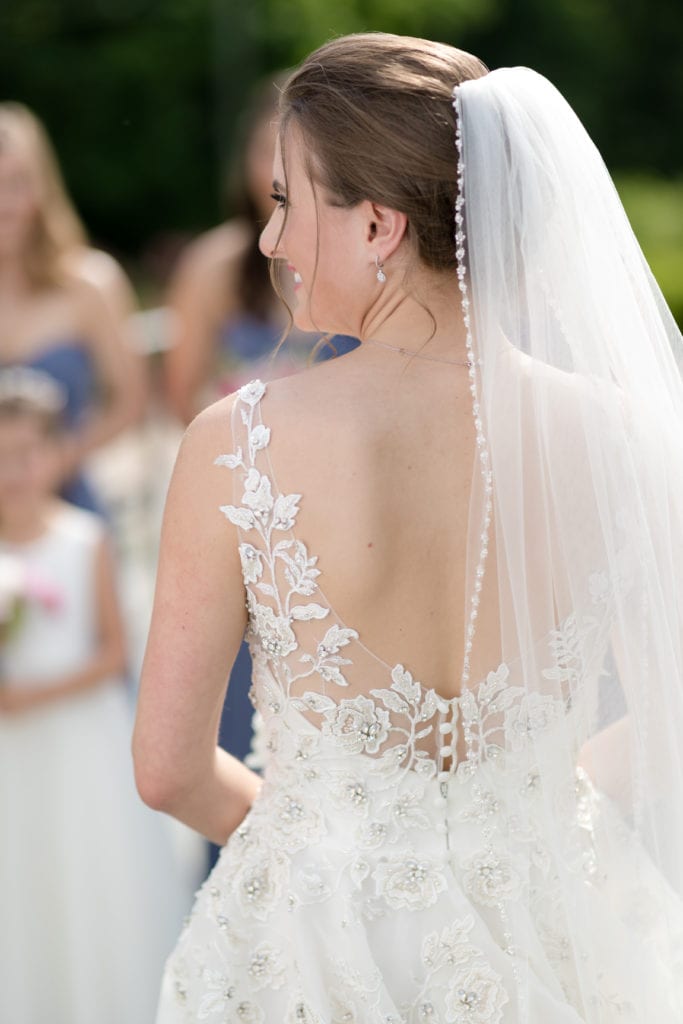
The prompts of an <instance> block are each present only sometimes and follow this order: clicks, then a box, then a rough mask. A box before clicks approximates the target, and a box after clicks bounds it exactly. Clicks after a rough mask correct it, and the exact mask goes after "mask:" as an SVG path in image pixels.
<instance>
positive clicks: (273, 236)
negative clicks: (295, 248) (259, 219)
mask: <svg viewBox="0 0 683 1024" xmlns="http://www.w3.org/2000/svg"><path fill="white" fill-rule="evenodd" d="M274 219H275V218H274V217H271V218H270V220H269V221H268V223H267V224H266V226H265V227H264V229H263V231H262V232H261V234H260V236H259V242H258V247H259V249H260V250H261V252H262V253H263V255H264V256H267V257H268V259H283V258H284V253H283V252H282V248H281V246H280V244H279V237H278V236H279V234H280V230H279V227H276V226H275V224H274V223H273V221H274Z"/></svg>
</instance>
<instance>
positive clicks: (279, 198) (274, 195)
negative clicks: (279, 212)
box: [270, 192, 287, 206]
mask: <svg viewBox="0 0 683 1024" xmlns="http://www.w3.org/2000/svg"><path fill="white" fill-rule="evenodd" d="M270 198H271V199H274V200H275V202H276V203H277V205H278V206H284V205H285V203H286V202H287V199H286V197H285V196H283V195H282V193H281V192H271V193H270Z"/></svg>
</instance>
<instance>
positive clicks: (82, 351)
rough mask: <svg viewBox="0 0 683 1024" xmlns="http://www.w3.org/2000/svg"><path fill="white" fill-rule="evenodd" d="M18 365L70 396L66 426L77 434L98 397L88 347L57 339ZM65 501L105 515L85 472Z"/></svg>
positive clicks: (68, 488) (75, 479)
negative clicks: (41, 375)
mask: <svg viewBox="0 0 683 1024" xmlns="http://www.w3.org/2000/svg"><path fill="white" fill-rule="evenodd" d="M18 362H19V364H20V365H22V366H30V367H31V368H32V369H35V370H42V371H43V372H44V373H47V374H48V375H49V376H50V377H52V378H53V379H54V380H55V381H56V382H57V384H59V385H61V387H62V388H63V389H64V391H65V394H66V407H65V410H64V419H65V425H66V427H67V429H68V430H73V431H77V430H78V428H79V425H80V423H81V422H82V420H83V417H84V416H85V414H86V413H87V411H88V410H89V408H90V406H91V405H92V403H93V400H94V397H95V393H96V380H95V368H94V366H93V361H92V356H91V355H90V352H89V350H88V348H87V346H86V345H85V343H84V342H83V341H82V340H81V339H80V338H78V337H73V338H70V337H65V338H60V339H56V340H55V341H53V342H52V343H50V344H48V345H45V346H44V347H42V348H41V349H40V350H39V351H38V352H37V353H36V354H35V355H33V356H29V357H27V358H26V359H22V360H19V361H18ZM10 365H12V361H11V360H4V361H3V360H1V359H0V368H1V367H2V366H10ZM62 497H63V498H64V499H65V501H69V502H71V504H73V505H78V506H79V507H80V508H85V509H89V510H90V511H92V512H98V513H100V514H103V508H102V505H101V503H100V501H99V499H98V497H97V495H96V494H95V491H94V490H93V487H92V485H91V483H90V482H89V480H88V479H87V476H86V475H85V474H84V473H83V472H80V473H78V474H77V475H76V476H75V477H73V478H72V479H71V480H69V481H67V483H66V484H65V486H64V487H63V489H62Z"/></svg>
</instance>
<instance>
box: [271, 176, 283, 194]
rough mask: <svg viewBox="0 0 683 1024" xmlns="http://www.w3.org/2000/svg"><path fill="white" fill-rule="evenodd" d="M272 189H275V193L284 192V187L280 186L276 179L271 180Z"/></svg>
mask: <svg viewBox="0 0 683 1024" xmlns="http://www.w3.org/2000/svg"><path fill="white" fill-rule="evenodd" d="M273 188H274V189H275V191H276V192H284V190H285V186H284V185H282V184H281V183H280V182H279V181H277V179H274V180H273Z"/></svg>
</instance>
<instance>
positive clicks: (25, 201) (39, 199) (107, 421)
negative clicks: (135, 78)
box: [0, 103, 145, 511]
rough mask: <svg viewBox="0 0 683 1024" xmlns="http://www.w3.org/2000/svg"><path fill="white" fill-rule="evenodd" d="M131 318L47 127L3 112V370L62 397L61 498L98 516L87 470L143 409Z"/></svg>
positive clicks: (14, 108)
mask: <svg viewBox="0 0 683 1024" xmlns="http://www.w3.org/2000/svg"><path fill="white" fill-rule="evenodd" d="M133 308H134V298H133V294H132V289H131V288H130V285H129V284H128V281H127V279H126V277H125V275H124V274H123V272H122V271H121V269H120V267H119V266H118V264H117V263H116V261H114V260H113V259H112V258H111V257H110V256H108V255H107V254H106V253H102V252H98V251H97V250H94V249H91V248H89V247H88V246H87V242H86V234H85V231H84V228H83V226H82V224H81V222H80V220H79V218H78V215H77V213H76V211H75V209H74V207H73V204H72V203H71V201H70V199H69V197H68V195H67V192H66V189H65V187H64V183H63V181H62V177H61V174H60V170H59V166H58V163H57V159H56V156H55V154H54V151H53V149H52V146H51V144H50V141H49V139H48V137H47V134H46V132H45V129H44V127H43V126H42V124H41V123H40V121H39V120H38V119H37V118H36V117H35V115H34V114H32V113H31V111H29V110H28V109H27V108H26V107H24V106H22V105H21V104H18V103H2V104H0V367H2V366H8V365H23V366H30V367H33V368H35V369H39V370H42V371H43V372H45V373H47V374H49V375H50V376H52V377H53V378H54V379H55V380H56V381H57V382H58V383H59V384H60V385H61V386H62V387H63V388H64V389H65V391H66V394H67V407H66V418H67V424H68V428H69V445H68V453H69V454H68V459H67V461H66V463H65V479H64V486H63V495H64V497H65V498H66V499H68V500H69V501H71V502H73V503H74V504H77V505H80V506H81V507H83V508H87V509H91V510H96V511H101V510H102V509H101V505H100V501H99V500H98V497H97V495H96V494H95V493H94V491H93V487H92V485H91V484H90V482H89V481H88V479H87V476H86V474H85V472H84V468H83V467H84V465H85V463H86V461H87V459H88V457H89V456H90V455H91V454H92V453H94V452H95V451H96V450H97V449H98V448H100V447H101V446H102V445H104V444H106V443H107V442H108V441H110V440H112V439H113V438H114V437H116V435H117V434H119V433H120V432H121V431H123V430H124V429H125V428H127V427H128V426H130V425H132V424H133V423H134V422H136V421H137V420H138V419H139V418H140V416H141V415H142V411H143V408H144V400H145V395H144V382H143V375H142V372H141V367H140V360H139V359H138V358H137V357H136V356H135V355H134V354H133V352H132V350H131V348H130V346H129V345H128V344H127V343H126V337H125V328H124V323H125V320H126V318H127V317H128V315H129V314H130V312H131V311H132V309H133Z"/></svg>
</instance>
